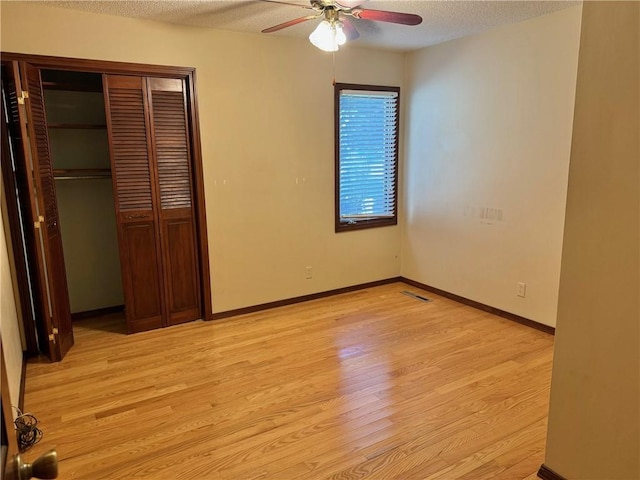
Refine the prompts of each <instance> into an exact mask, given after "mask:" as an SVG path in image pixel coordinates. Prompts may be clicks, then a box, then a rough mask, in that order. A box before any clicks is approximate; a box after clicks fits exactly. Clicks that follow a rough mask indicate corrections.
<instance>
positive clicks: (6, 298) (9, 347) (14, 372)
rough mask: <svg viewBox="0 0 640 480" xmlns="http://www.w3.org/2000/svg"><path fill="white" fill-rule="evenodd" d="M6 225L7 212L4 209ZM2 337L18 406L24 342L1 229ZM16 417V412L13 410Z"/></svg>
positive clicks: (3, 218)
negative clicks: (21, 337)
mask: <svg viewBox="0 0 640 480" xmlns="http://www.w3.org/2000/svg"><path fill="white" fill-rule="evenodd" d="M2 222H3V225H4V224H5V211H4V208H3V209H2ZM0 335H1V336H2V357H3V358H2V359H1V361H2V362H3V363H4V365H5V368H6V369H7V380H8V381H9V397H10V398H11V403H12V404H13V405H16V406H17V405H18V401H19V398H20V382H21V378H22V341H21V339H20V328H19V326H18V312H17V308H16V301H15V297H14V294H13V285H12V280H11V267H10V266H9V256H8V252H7V240H6V237H5V229H4V228H0ZM13 413H14V415H15V413H16V412H15V410H13Z"/></svg>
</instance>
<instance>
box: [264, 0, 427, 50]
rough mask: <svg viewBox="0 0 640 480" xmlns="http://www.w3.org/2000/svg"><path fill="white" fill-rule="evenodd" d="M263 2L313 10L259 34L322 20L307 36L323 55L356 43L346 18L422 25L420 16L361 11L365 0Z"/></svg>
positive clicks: (356, 33) (355, 31) (357, 34)
mask: <svg viewBox="0 0 640 480" xmlns="http://www.w3.org/2000/svg"><path fill="white" fill-rule="evenodd" d="M263 1H265V2H268V3H278V4H281V5H291V6H294V7H298V8H304V9H307V10H313V11H314V13H312V14H310V15H306V16H304V17H300V18H295V19H293V20H289V21H288V22H284V23H280V24H279V25H274V26H273V27H269V28H265V29H264V30H262V33H272V32H277V31H278V30H282V29H283V28H287V27H292V26H294V25H298V24H299V23H303V22H306V21H308V20H315V19H317V18H321V17H322V21H321V22H320V23H319V24H318V26H317V27H316V29H315V30H314V31H313V32H312V33H311V35H309V40H310V41H311V43H312V44H313V45H315V46H316V47H318V48H319V49H321V50H324V51H326V52H335V51H336V50H338V48H339V47H340V45H344V44H345V43H346V41H347V40H355V39H356V38H358V37H359V36H360V34H359V33H358V31H357V30H356V28H355V27H354V26H353V24H352V23H351V22H350V21H349V19H347V18H345V17H353V18H360V19H363V20H371V21H374V22H387V23H397V24H400V25H419V24H420V23H422V17H421V16H420V15H415V14H413V13H401V12H388V11H385V10H371V9H366V8H361V5H362V4H363V3H364V1H366V0H360V1H358V0H355V1H353V0H341V2H342V3H338V2H336V1H335V0H311V1H310V5H309V6H307V5H300V4H298V3H289V2H284V1H279V0H263Z"/></svg>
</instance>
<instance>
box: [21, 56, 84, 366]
mask: <svg viewBox="0 0 640 480" xmlns="http://www.w3.org/2000/svg"><path fill="white" fill-rule="evenodd" d="M24 76H25V77H26V87H27V90H28V92H29V98H28V101H26V102H25V105H26V107H27V110H28V116H29V119H28V120H29V122H28V123H29V135H30V137H31V157H32V161H33V168H34V170H35V172H36V187H37V188H36V190H37V196H38V204H39V211H40V214H42V213H44V223H43V224H41V225H40V232H41V235H42V236H41V239H42V245H43V247H44V248H43V250H44V257H45V265H43V267H44V268H45V269H46V272H42V277H43V278H44V277H46V278H47V285H43V286H42V289H43V292H46V291H47V290H48V292H49V302H50V305H51V311H50V312H49V313H50V315H51V326H52V327H53V328H56V329H57V331H58V333H57V335H55V333H54V337H53V338H54V339H55V340H54V342H55V346H54V348H53V351H54V352H55V355H54V357H55V359H56V360H61V359H62V357H64V355H65V354H66V352H67V351H68V350H69V349H70V348H71V346H72V345H73V325H72V323H71V310H70V306H69V290H68V288H67V274H66V271H65V265H64V252H63V248H62V235H61V233H60V225H59V219H58V206H57V205H58V204H57V198H56V189H55V184H54V179H53V165H52V161H51V152H50V150H49V134H48V132H47V120H46V115H45V106H44V97H43V94H42V82H41V79H40V71H39V70H38V68H36V67H34V66H32V65H29V64H25V65H24ZM45 310H46V309H45Z"/></svg>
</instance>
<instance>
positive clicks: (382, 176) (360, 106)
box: [335, 83, 400, 232]
mask: <svg viewBox="0 0 640 480" xmlns="http://www.w3.org/2000/svg"><path fill="white" fill-rule="evenodd" d="M399 100H400V88H399V87H378V86H371V85H352V84H345V83H337V84H336V86H335V115H336V119H335V123H336V125H335V129H336V134H335V142H336V145H335V148H336V193H335V195H336V199H335V202H336V213H335V217H336V218H335V223H336V232H342V231H347V230H353V229H360V228H371V227H382V226H387V225H396V224H397V223H398V207H397V199H398V191H397V184H398V110H399Z"/></svg>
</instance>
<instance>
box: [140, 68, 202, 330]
mask: <svg viewBox="0 0 640 480" xmlns="http://www.w3.org/2000/svg"><path fill="white" fill-rule="evenodd" d="M148 91H149V92H150V96H151V106H152V108H151V111H152V115H151V116H152V123H153V135H152V136H153V146H154V156H155V162H156V165H157V169H158V187H159V199H160V222H161V231H162V250H163V268H164V280H165V292H166V296H167V308H168V316H169V323H170V324H176V323H182V322H186V321H190V320H194V319H197V318H199V317H200V295H199V275H198V271H199V270H198V257H197V253H196V235H195V217H194V210H193V192H192V183H191V172H192V170H191V155H190V145H189V130H188V124H187V115H186V108H185V92H184V87H183V83H182V81H181V80H172V79H149V90H148Z"/></svg>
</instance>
